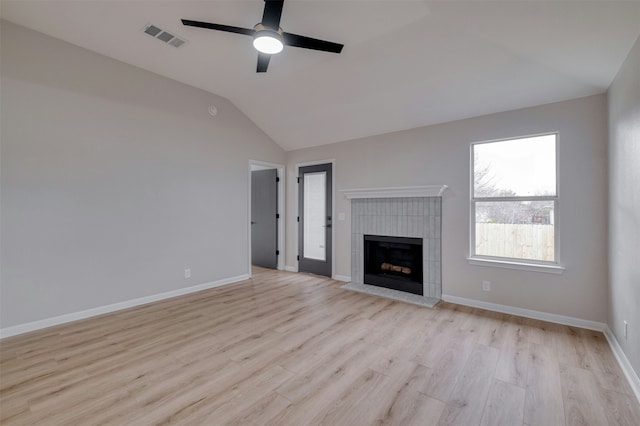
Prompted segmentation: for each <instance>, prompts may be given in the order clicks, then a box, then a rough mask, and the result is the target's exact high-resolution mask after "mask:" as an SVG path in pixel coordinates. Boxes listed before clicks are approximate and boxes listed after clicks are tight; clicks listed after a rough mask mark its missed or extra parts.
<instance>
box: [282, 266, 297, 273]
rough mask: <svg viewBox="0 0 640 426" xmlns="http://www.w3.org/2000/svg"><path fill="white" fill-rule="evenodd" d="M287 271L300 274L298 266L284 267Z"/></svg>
mask: <svg viewBox="0 0 640 426" xmlns="http://www.w3.org/2000/svg"><path fill="white" fill-rule="evenodd" d="M283 269H284V270H285V271H289V272H298V266H297V265H296V266H289V265H284V268H283Z"/></svg>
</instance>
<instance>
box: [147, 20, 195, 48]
mask: <svg viewBox="0 0 640 426" xmlns="http://www.w3.org/2000/svg"><path fill="white" fill-rule="evenodd" d="M144 32H145V33H146V34H149V35H150V36H151V37H153V38H157V39H158V40H161V41H163V42H165V43H167V44H170V45H171V46H173V47H181V46H183V45H185V44H186V43H187V41H186V40H185V39H183V38H180V37H178V36H176V35H174V34H171V33H170V32H168V31H165V30H163V29H162V28H159V27H157V26H155V25H152V24H149V25H147V26H145V27H144Z"/></svg>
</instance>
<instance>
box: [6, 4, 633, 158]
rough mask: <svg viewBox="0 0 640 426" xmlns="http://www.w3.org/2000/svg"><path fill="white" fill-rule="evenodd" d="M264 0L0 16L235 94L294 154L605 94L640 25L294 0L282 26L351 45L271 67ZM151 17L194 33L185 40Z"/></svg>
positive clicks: (623, 17) (11, 7) (505, 7)
mask: <svg viewBox="0 0 640 426" xmlns="http://www.w3.org/2000/svg"><path fill="white" fill-rule="evenodd" d="M263 6H264V3H263V1H262V0H243V1H239V0H233V1H190V0H180V1H172V0H155V1H149V0H146V1H144V0H143V1H122V0H93V1H90V0H85V1H81V0H76V1H61V0H55V1H51V0H49V1H37V0H29V1H24V0H18V1H14V0H2V1H1V9H0V13H1V16H2V18H3V19H6V20H9V21H12V22H14V23H17V24H20V25H23V26H25V27H28V28H31V29H34V30H36V31H40V32H42V33H44V34H47V35H50V36H52V37H56V38H59V39H62V40H65V41H67V42H70V43H73V44H75V45H78V46H81V47H84V48H87V49H90V50H93V51H95V52H98V53H101V54H103V55H106V56H109V57H112V58H114V59H117V60H120V61H123V62H126V63H129V64H132V65H135V66H137V67H140V68H143V69H146V70H149V71H152V72H154V73H157V74H160V75H163V76H166V77H169V78H172V79H174V80H177V81H180V82H183V83H186V84H189V85H192V86H195V87H198V88H201V89H204V90H207V91H209V92H211V93H215V94H217V95H221V96H224V97H226V98H228V99H229V100H231V101H232V102H233V103H234V104H235V105H236V106H237V107H238V108H240V109H241V110H242V111H243V112H244V113H245V114H246V115H247V116H248V117H249V118H250V119H251V120H253V121H254V122H255V123H256V124H257V125H258V126H259V127H260V128H262V130H263V131H264V132H266V133H267V134H268V135H269V136H271V137H272V138H273V139H274V140H275V141H276V142H277V143H278V144H280V145H281V146H282V147H283V148H284V149H286V150H292V149H298V148H304V147H309V146H315V145H322V144H328V143H333V142H340V141H344V140H349V139H354V138H360V137H365V136H370V135H375V134H382V133H387V132H391V131H397V130H403V129H408V128H414V127H420V126H425V125H429V124H434V123H440V122H445V121H451V120H457V119H461V118H466V117H473V116H478V115H483V114H489V113H493V112H499V111H505V110H511V109H517V108H524V107H528V106H533V105H540V104H545V103H550V102H556V101H561V100H565V99H572V98H577V97H581V96H588V95H592V94H596V93H602V92H604V91H605V90H606V89H607V88H608V86H609V84H610V83H611V81H612V80H613V78H614V77H615V75H616V72H617V71H618V69H619V68H620V65H621V64H622V62H623V61H624V59H625V58H626V56H627V54H628V52H629V50H630V49H631V47H632V45H633V43H634V42H635V40H636V39H637V38H638V36H639V34H640V2H638V1H564V0H554V1H541V0H535V1H482V0H476V1H436V2H432V1H371V0H350V1H344V0H334V1H312V0H286V1H285V4H284V10H283V14H282V20H281V23H280V25H281V27H282V28H283V29H284V30H285V31H287V32H291V33H296V34H303V35H307V36H311V37H315V38H320V39H325V40H329V41H334V42H338V43H343V44H344V45H345V47H344V50H343V52H342V53H341V54H333V53H324V52H318V51H312V50H305V49H299V48H295V47H286V48H285V50H284V51H283V52H282V53H280V54H278V55H276V56H274V57H273V58H272V59H271V63H270V65H269V71H268V72H267V73H265V74H258V73H256V72H255V68H256V51H255V50H254V48H253V47H252V44H251V38H250V37H246V36H243V35H237V34H230V33H223V32H218V31H209V30H203V29H199V28H191V27H184V26H183V25H182V24H181V22H180V19H181V18H186V19H192V20H199V21H208V22H215V23H221V24H227V25H235V26H239V27H247V28H251V27H253V25H255V24H256V23H257V22H259V21H260V20H261V17H262V10H263ZM147 24H154V25H156V26H158V27H161V28H162V29H164V30H167V31H169V32H171V33H173V34H175V35H177V36H180V37H181V38H184V39H186V40H187V41H188V43H187V44H186V45H184V46H182V47H180V48H178V49H176V48H174V47H171V46H169V45H166V44H164V43H162V42H160V41H158V40H156V39H154V38H152V37H150V36H148V35H147V34H145V33H144V32H143V29H144V28H145V26H146V25H147Z"/></svg>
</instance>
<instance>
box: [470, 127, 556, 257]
mask: <svg viewBox="0 0 640 426" xmlns="http://www.w3.org/2000/svg"><path fill="white" fill-rule="evenodd" d="M556 139H557V135H556V134H555V133H554V134H548V135H541V136H531V137H523V138H518V139H508V140H501V141H493V142H479V143H474V144H472V145H471V171H472V176H471V181H472V188H471V224H472V225H471V228H472V229H471V259H478V260H483V259H484V260H486V261H495V262H507V263H512V264H517V263H524V264H534V265H535V264H539V265H546V266H554V265H556V264H557V261H558V250H557V240H558V239H557V235H558V234H557V231H558V220H557V213H558V183H557V156H556V148H557V147H556Z"/></svg>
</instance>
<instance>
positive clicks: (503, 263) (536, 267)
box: [467, 257, 565, 274]
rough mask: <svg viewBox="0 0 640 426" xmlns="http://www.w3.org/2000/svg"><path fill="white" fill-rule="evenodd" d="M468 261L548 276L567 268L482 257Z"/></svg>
mask: <svg viewBox="0 0 640 426" xmlns="http://www.w3.org/2000/svg"><path fill="white" fill-rule="evenodd" d="M467 261H468V262H469V264H470V265H477V266H493V267H495V268H506V269H519V270H521V271H531V272H546V273H548V274H562V273H563V272H564V270H565V267H564V266H560V265H541V264H538V263H526V262H516V261H509V260H496V259H485V258H482V257H468V258H467Z"/></svg>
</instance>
